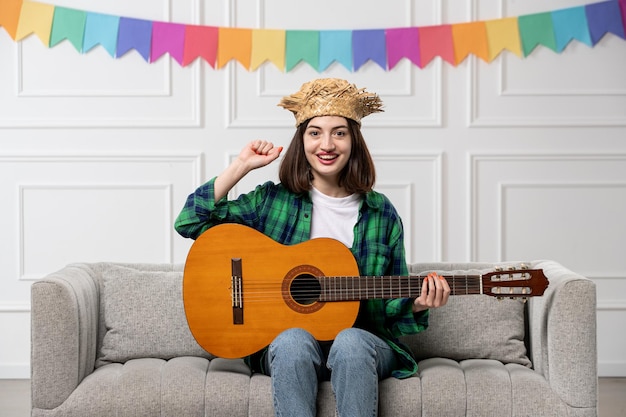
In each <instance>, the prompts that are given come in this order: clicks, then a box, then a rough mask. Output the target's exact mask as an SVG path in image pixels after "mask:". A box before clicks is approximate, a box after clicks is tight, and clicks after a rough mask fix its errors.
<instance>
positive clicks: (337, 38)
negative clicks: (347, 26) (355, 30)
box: [317, 30, 352, 72]
mask: <svg viewBox="0 0 626 417" xmlns="http://www.w3.org/2000/svg"><path fill="white" fill-rule="evenodd" d="M319 36H320V38H319V42H320V58H319V66H318V68H317V70H318V71H320V72H322V71H324V70H326V69H327V68H328V67H329V66H330V65H331V64H332V63H333V62H339V63H340V64H341V65H343V66H344V67H346V69H347V70H348V71H352V31H351V30H323V31H321V32H320V33H319Z"/></svg>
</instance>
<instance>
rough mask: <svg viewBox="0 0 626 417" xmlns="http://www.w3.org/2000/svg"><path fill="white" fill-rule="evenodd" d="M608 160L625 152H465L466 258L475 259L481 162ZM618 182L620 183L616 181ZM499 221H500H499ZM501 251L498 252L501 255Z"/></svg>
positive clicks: (618, 158)
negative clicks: (466, 195)
mask: <svg viewBox="0 0 626 417" xmlns="http://www.w3.org/2000/svg"><path fill="white" fill-rule="evenodd" d="M549 161H555V162H580V161H582V162H608V161H619V162H624V163H626V153H613V154H608V153H584V154H583V153H541V154H540V153H525V152H520V153H479V152H468V154H467V169H468V173H467V185H466V187H467V193H468V198H467V204H468V205H467V209H466V212H467V219H468V221H467V227H468V233H467V236H468V242H467V245H466V247H467V250H468V254H467V259H469V260H470V261H474V260H476V248H477V247H478V234H477V233H478V226H479V225H478V195H477V193H478V191H479V187H478V180H479V178H478V175H479V174H478V169H479V165H480V164H481V163H483V162H549ZM617 184H620V183H617ZM499 223H500V221H499ZM501 253H502V252H501V251H500V252H499V254H500V255H501Z"/></svg>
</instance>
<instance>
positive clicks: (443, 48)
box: [419, 25, 456, 68]
mask: <svg viewBox="0 0 626 417" xmlns="http://www.w3.org/2000/svg"><path fill="white" fill-rule="evenodd" d="M419 45H420V53H421V55H420V62H421V63H422V68H424V67H425V66H426V65H428V64H429V63H430V61H432V60H433V59H434V58H435V57H437V56H438V57H440V58H441V59H443V60H444V61H447V62H449V63H450V64H452V65H456V59H455V58H454V44H453V41H452V25H440V26H424V27H420V28H419Z"/></svg>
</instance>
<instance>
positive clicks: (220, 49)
mask: <svg viewBox="0 0 626 417" xmlns="http://www.w3.org/2000/svg"><path fill="white" fill-rule="evenodd" d="M251 53H252V29H240V28H224V27H220V28H219V34H218V41H217V68H218V69H219V68H222V67H223V66H224V65H226V64H227V63H228V61H230V60H231V59H235V60H237V61H239V63H240V64H241V65H243V66H244V68H245V69H247V70H249V69H250V57H251Z"/></svg>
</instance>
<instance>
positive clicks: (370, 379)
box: [175, 79, 450, 417]
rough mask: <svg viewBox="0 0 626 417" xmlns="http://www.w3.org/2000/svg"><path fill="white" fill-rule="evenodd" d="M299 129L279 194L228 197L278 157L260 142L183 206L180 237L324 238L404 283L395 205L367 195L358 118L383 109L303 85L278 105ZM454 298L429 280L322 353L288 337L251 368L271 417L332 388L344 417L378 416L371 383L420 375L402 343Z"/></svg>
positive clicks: (360, 97) (347, 89)
mask: <svg viewBox="0 0 626 417" xmlns="http://www.w3.org/2000/svg"><path fill="white" fill-rule="evenodd" d="M279 105H280V106H282V107H284V108H286V109H288V110H290V111H291V112H292V113H293V114H294V116H295V118H296V127H297V130H296V132H295V135H294V136H293V139H292V140H291V143H290V144H289V147H288V148H287V151H286V153H285V156H284V158H283V161H282V163H281V165H280V170H279V178H280V183H278V184H275V183H273V182H271V181H270V182H266V183H265V184H262V185H259V186H257V188H256V189H255V190H254V191H252V192H250V193H247V194H243V195H241V196H239V197H238V198H237V199H236V200H234V201H228V200H227V198H226V196H227V194H228V191H229V190H230V189H231V188H232V187H233V186H234V185H235V184H237V182H238V181H239V180H241V179H242V178H243V177H244V176H245V175H246V174H247V173H249V172H250V171H252V170H254V169H256V168H259V167H263V166H265V165H267V164H269V163H271V162H272V161H274V160H276V159H277V158H278V157H279V156H280V154H281V152H282V150H283V148H282V147H276V146H274V144H273V143H271V142H268V141H265V140H255V141H252V142H250V143H249V144H248V145H247V146H245V147H244V148H243V149H242V150H241V153H240V154H239V156H238V158H237V159H236V160H234V161H233V162H232V163H231V164H230V166H228V167H227V168H226V170H225V171H224V172H222V173H221V174H220V175H219V176H217V177H216V178H213V179H212V180H210V181H209V182H207V183H206V184H204V185H202V186H201V187H199V188H198V189H197V190H196V191H195V192H194V193H193V194H191V195H190V196H189V198H188V199H187V203H186V205H185V207H184V208H183V210H182V212H181V213H180V215H179V217H178V219H177V220H176V225H175V227H176V230H177V231H178V232H179V233H180V234H181V235H183V236H185V237H190V238H193V239H195V238H197V237H198V236H199V235H200V234H201V233H202V232H204V231H205V230H206V229H208V228H210V227H212V226H214V225H217V224H220V223H225V222H230V223H240V224H244V225H247V226H250V227H252V228H254V229H257V230H259V231H261V232H262V233H264V234H266V235H267V236H269V237H271V238H273V239H274V240H276V241H277V242H279V243H282V244H287V245H290V244H296V243H300V242H303V241H306V240H308V239H311V238H316V237H331V238H335V239H337V240H339V241H341V242H342V243H344V244H345V245H346V246H347V247H348V248H350V249H351V251H352V253H353V254H354V257H355V259H356V261H357V264H358V267H359V272H360V274H361V275H378V276H380V275H408V270H407V265H406V259H405V251H404V241H403V239H404V231H403V228H402V221H401V219H400V217H399V215H398V213H397V212H396V210H395V208H394V207H393V205H392V204H391V202H390V201H389V200H388V199H387V197H385V196H384V195H382V194H380V193H378V192H376V191H373V186H374V181H375V169H374V164H373V161H372V158H371V156H370V153H369V151H368V149H367V145H366V144H365V141H364V139H363V136H362V134H361V129H360V127H361V124H360V122H361V118H363V117H365V116H367V115H369V114H371V113H375V112H379V111H382V109H381V107H382V102H381V100H380V98H379V97H378V96H377V95H375V94H372V93H368V92H366V91H365V90H364V89H358V88H356V87H355V86H354V85H352V84H349V83H348V82H347V81H345V80H340V79H318V80H314V81H311V82H309V83H305V84H304V85H303V86H302V88H301V89H300V90H299V91H298V92H297V93H295V94H293V95H291V96H288V97H285V98H283V99H282V101H281V102H280V104H279ZM449 293H450V288H449V286H448V284H447V282H446V281H445V279H443V278H442V277H439V276H438V275H436V274H429V276H428V278H426V279H425V280H424V286H423V288H422V292H421V295H420V297H418V298H416V299H392V300H368V301H364V302H362V303H361V307H360V310H359V314H358V318H357V320H356V323H355V324H354V326H353V327H352V328H348V329H344V330H342V331H341V332H340V333H339V334H338V335H337V337H336V338H335V340H334V341H333V342H322V343H321V342H318V341H317V340H315V339H314V338H313V336H311V335H310V334H309V333H308V332H306V331H305V330H302V329H298V328H294V329H289V330H286V331H284V332H283V333H281V334H280V335H278V336H277V337H276V339H275V340H274V341H273V342H272V343H271V344H270V346H269V347H268V348H266V349H263V350H262V351H261V352H258V353H257V354H255V355H252V356H251V357H249V358H247V361H248V363H249V364H250V366H251V367H252V369H253V370H254V371H256V372H263V373H265V374H267V375H270V376H271V378H272V391H273V396H274V408H275V412H276V415H277V416H299V417H300V416H315V415H316V397H317V387H318V382H319V381H320V380H324V379H330V381H331V385H332V388H333V392H334V393H335V398H336V400H337V411H338V414H339V416H341V417H346V416H359V417H362V416H376V415H377V412H378V381H379V380H380V379H383V378H387V377H389V376H394V377H397V378H404V377H408V376H411V375H413V374H414V373H415V372H417V363H416V362H415V360H414V359H413V357H412V355H411V353H410V352H409V351H408V349H407V348H406V347H405V346H404V345H403V344H402V343H401V342H400V341H399V336H402V335H407V334H413V333H417V332H420V331H422V330H423V329H425V328H426V327H427V326H428V309H429V308H435V307H440V306H442V305H444V304H446V302H447V300H448V296H449Z"/></svg>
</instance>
